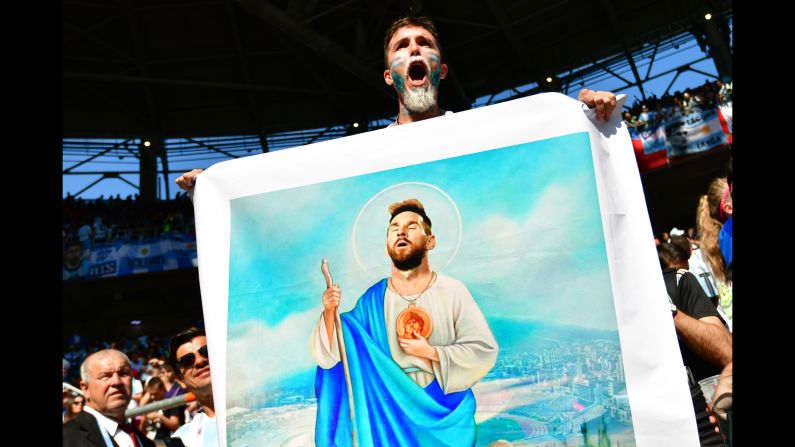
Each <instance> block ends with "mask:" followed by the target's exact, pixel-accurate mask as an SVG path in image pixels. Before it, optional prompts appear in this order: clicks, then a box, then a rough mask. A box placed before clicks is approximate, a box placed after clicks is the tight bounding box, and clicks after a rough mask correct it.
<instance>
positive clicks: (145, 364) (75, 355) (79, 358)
mask: <svg viewBox="0 0 795 447" xmlns="http://www.w3.org/2000/svg"><path fill="white" fill-rule="evenodd" d="M168 340H169V339H168V337H150V336H147V335H141V336H139V337H120V338H119V339H117V340H112V341H108V340H89V339H87V338H86V337H85V336H83V335H80V334H78V333H77V332H75V333H73V334H72V335H71V336H70V337H69V338H68V340H67V341H66V342H65V343H64V346H63V352H64V355H63V357H64V360H65V362H64V371H63V374H64V377H63V381H64V382H66V383H68V384H70V385H72V386H74V387H76V388H79V387H80V364H81V363H83V360H85V359H86V357H87V356H88V355H89V354H91V353H92V352H97V351H99V350H102V349H118V350H120V351H122V352H124V353H125V354H127V356H128V357H130V361H131V362H132V364H131V366H132V374H133V377H135V378H137V379H139V380H141V381H143V382H146V379H148V378H149V377H152V375H153V368H154V367H156V366H157V365H158V362H160V361H163V360H164V359H166V356H167V355H168ZM67 365H68V367H67ZM154 372H156V373H159V371H154Z"/></svg>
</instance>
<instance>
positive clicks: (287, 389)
mask: <svg viewBox="0 0 795 447" xmlns="http://www.w3.org/2000/svg"><path fill="white" fill-rule="evenodd" d="M409 199H412V200H413V199H416V200H418V201H419V202H420V203H421V204H422V206H423V207H424V213H427V214H424V215H425V217H426V218H427V219H426V220H427V221H432V226H431V225H429V228H426V229H424V230H423V231H425V233H426V234H432V235H433V238H434V243H433V244H431V245H432V247H431V249H430V250H429V252H428V259H429V261H428V263H429V266H430V269H431V270H432V271H433V276H432V279H433V282H431V281H429V282H428V285H427V286H426V288H425V290H423V291H422V292H421V293H419V295H416V294H415V295H411V296H403V295H402V294H401V293H400V291H399V290H397V288H395V287H394V284H390V283H389V282H388V281H387V280H386V278H388V277H390V276H392V272H393V268H394V267H393V266H396V265H399V262H401V261H399V260H398V258H396V257H395V256H393V255H394V253H393V252H392V250H394V249H395V247H397V243H396V245H390V244H389V243H388V241H389V240H393V241H394V237H393V238H392V239H390V237H391V236H390V234H389V232H390V231H392V230H391V228H392V225H391V224H393V225H394V220H391V216H390V212H389V211H388V209H389V208H390V205H392V204H394V203H398V202H403V201H406V200H409ZM194 200H195V204H196V221H197V235H198V242H199V244H198V245H199V273H200V280H201V286H202V299H203V303H204V311H205V320H206V324H207V332H208V340H209V343H210V351H211V352H212V355H211V366H212V370H213V389H214V394H215V399H216V402H217V403H216V411H217V414H218V416H217V417H218V418H219V432H220V434H221V436H222V439H221V441H222V445H224V444H225V445H230V446H245V445H296V446H297V445H329V444H332V443H335V444H337V445H353V438H354V437H355V438H356V441H357V445H380V444H383V443H388V444H390V445H404V444H405V445H445V444H450V445H478V446H488V445H505V444H499V442H507V443H510V444H508V445H517V446H519V445H523V446H524V445H527V446H530V445H590V444H592V443H593V444H596V443H602V442H606V441H609V442H610V443H611V444H612V445H618V444H620V445H625V446H631V445H644V446H645V445H697V443H698V440H697V436H696V432H695V423H694V420H693V417H692V407H691V403H690V399H689V393H688V390H687V386H686V382H685V381H684V380H683V379H684V376H683V374H682V361H681V357H680V356H679V353H678V348H677V345H676V341H675V335H674V331H673V324H672V322H671V318H670V312H669V311H668V309H667V298H665V289H664V286H663V282H662V277H661V275H660V270H659V264H658V262H657V260H656V255H655V253H654V248H653V244H651V242H650V241H651V240H652V237H651V228H650V225H649V222H648V217H647V214H646V209H645V204H644V203H643V195H642V190H641V187H640V180H639V176H638V172H637V168H636V167H635V162H634V159H633V155H632V149H631V143H630V140H629V135H628V134H627V132H626V129H625V128H623V127H621V123H620V120H619V119H618V117H617V116H615V117H613V119H612V120H611V121H610V122H609V123H606V124H595V123H593V122H591V121H590V120H589V118H588V117H587V116H586V114H585V113H583V110H582V105H581V104H580V103H578V102H576V101H574V100H571V99H570V98H567V97H565V96H563V95H558V94H544V95H538V96H535V97H532V98H525V99H521V100H517V101H511V102H509V103H505V104H501V105H498V106H492V107H487V108H483V109H478V110H473V111H468V112H464V113H458V114H454V115H450V116H445V117H441V118H436V119H433V120H427V121H423V122H420V123H415V124H412V125H411V126H398V127H394V128H388V129H383V130H379V131H374V132H369V133H366V134H361V135H357V136H354V137H348V138H344V139H341V140H334V141H331V142H324V143H320V144H316V145H311V146H307V147H305V148H302V149H301V150H298V151H284V152H280V153H274V154H266V155H264V156H257V157H250V158H247V159H245V160H234V161H231V162H225V163H222V164H219V165H216V166H214V167H213V168H211V169H209V170H208V171H206V172H205V173H203V174H202V175H201V176H200V181H199V182H198V184H197V187H196V194H195V199H194ZM398 218H399V215H396V217H395V219H398ZM321 259H327V261H328V263H327V264H326V265H327V266H328V268H329V270H330V273H331V275H332V276H333V282H334V283H335V284H338V285H339V287H340V289H341V291H342V292H341V296H342V298H341V304H340V309H339V310H340V312H341V314H342V318H341V320H340V322H339V323H338V324H339V325H338V326H335V329H333V330H331V327H330V326H326V323H325V322H324V320H323V318H322V312H323V303H322V295H323V292H324V290H325V289H326V288H327V282H326V279H325V278H324V275H323V274H321V269H320V266H321ZM423 295H425V296H423ZM423 308H424V309H425V310H422V311H416V309H423ZM426 310H427V312H426ZM403 311H405V312H403ZM327 329H329V330H330V332H326V331H327ZM339 331H342V334H343V335H342V337H339V336H338V334H339ZM412 331H414V333H415V334H416V337H414V338H416V339H419V338H420V337H421V338H422V339H423V340H424V341H427V342H428V343H429V344H430V345H431V346H434V347H435V348H434V349H436V351H437V352H438V355H436V358H435V360H425V359H421V360H424V361H420V360H418V358H419V357H416V356H411V355H409V354H407V353H408V352H414V351H408V350H407V349H410V348H407V347H406V345H404V344H403V342H399V341H398V340H402V339H403V338H402V337H406V335H405V334H407V333H410V332H412ZM329 335H331V337H329ZM652 352H653V355H650V354H651V353H652ZM340 358H342V359H343V361H342V362H339V361H338V359H340ZM335 359H336V360H335ZM219 403H223V404H219ZM385 427H386V428H385ZM451 443H452V444H451Z"/></svg>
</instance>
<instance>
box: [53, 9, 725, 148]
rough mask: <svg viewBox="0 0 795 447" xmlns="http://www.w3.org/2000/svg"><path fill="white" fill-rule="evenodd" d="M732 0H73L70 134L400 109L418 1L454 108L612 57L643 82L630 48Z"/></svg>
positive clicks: (277, 128)
mask: <svg viewBox="0 0 795 447" xmlns="http://www.w3.org/2000/svg"><path fill="white" fill-rule="evenodd" d="M731 8H732V7H731V2H730V1H727V0H698V1H691V0H670V1H666V2H661V1H654V0H651V1H648V0H600V1H573V0H557V1H556V0H550V1H543V2H542V1H529V0H524V1H521V0H520V1H507V0H494V1H487V2H483V1H477V0H457V1H455V2H452V1H444V2H439V1H434V2H430V1H428V2H421V1H420V0H408V1H403V2H397V1H392V0H379V1H375V0H343V1H334V2H332V1H327V0H118V1H116V2H106V1H102V0H65V1H64V4H63V39H64V42H63V136H64V138H144V137H148V136H158V137H161V138H178V137H191V138H195V137H202V136H223V135H244V134H248V135H267V134H269V133H273V132H287V131H298V130H303V129H313V128H321V129H322V128H331V127H333V126H338V125H340V124H344V123H352V122H369V121H371V120H379V119H384V118H389V117H392V116H394V115H395V114H396V112H397V110H396V105H395V101H394V92H393V91H391V90H390V89H389V88H387V86H386V85H385V84H384V81H383V78H382V72H383V69H384V62H383V33H384V31H385V29H386V27H387V25H388V23H389V22H390V21H391V20H392V19H393V18H395V17H397V16H399V15H402V14H404V13H406V12H408V11H409V9H411V10H413V11H417V12H418V13H420V14H424V15H428V16H430V17H432V18H433V20H434V21H435V23H436V24H437V27H438V31H439V34H440V36H441V45H442V47H443V50H444V58H445V59H446V62H447V64H448V65H449V66H450V75H449V77H448V79H447V80H446V81H445V85H444V86H443V88H442V89H441V91H440V103H441V104H442V106H443V107H445V108H446V109H450V110H454V111H459V110H465V109H468V108H470V107H471V105H472V103H473V101H474V100H475V98H478V97H481V96H483V95H489V94H494V93H495V92H500V91H503V90H506V89H514V88H516V86H521V85H527V84H530V83H536V84H534V85H535V86H536V87H534V88H532V89H529V90H528V91H525V92H517V94H519V93H521V95H525V94H531V93H535V92H537V91H539V90H541V89H545V90H546V89H556V90H569V89H573V87H576V88H577V89H578V88H579V85H576V86H572V85H570V84H571V82H572V80H581V79H583V78H585V77H586V76H587V74H588V73H587V71H589V70H592V71H594V72H595V71H600V72H604V71H605V70H607V71H608V72H613V73H615V71H616V70H615V64H616V63H617V64H623V65H625V66H626V65H627V64H629V65H630V66H632V74H633V76H632V77H629V78H627V79H625V80H626V81H627V82H628V83H636V82H639V81H641V80H643V76H644V73H639V71H638V70H637V68H636V67H635V66H634V62H633V61H632V59H633V56H632V55H636V54H638V52H639V51H643V50H644V48H645V47H648V51H649V52H651V51H653V49H652V47H650V46H649V43H655V42H660V41H662V40H664V39H666V38H669V37H671V36H675V35H677V34H681V33H683V32H687V31H692V32H694V34H698V35H701V36H706V35H707V34H708V32H705V31H704V29H703V28H704V26H705V18H704V14H705V13H706V12H710V13H711V14H712V15H713V16H714V17H715V18H719V19H721V21H722V20H724V18H725V17H726V16H727V15H730V14H731ZM718 26H719V27H720V26H724V25H723V24H721V23H718ZM724 28H725V26H724ZM702 38H703V37H702ZM654 51H656V49H654ZM616 55H619V56H618V57H617V59H616V60H612V61H610V60H606V59H605V58H608V57H615V56H616ZM583 67H585V68H583ZM611 68H612V70H611ZM575 70H576V72H575ZM646 75H647V76H648V73H646ZM547 77H553V79H554V83H553V84H552V85H549V86H548V85H546V84H545V82H544V80H545V79H546V78H547ZM622 79H624V78H622ZM263 150H267V148H266V147H263Z"/></svg>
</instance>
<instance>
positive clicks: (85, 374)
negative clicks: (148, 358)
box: [63, 349, 155, 447]
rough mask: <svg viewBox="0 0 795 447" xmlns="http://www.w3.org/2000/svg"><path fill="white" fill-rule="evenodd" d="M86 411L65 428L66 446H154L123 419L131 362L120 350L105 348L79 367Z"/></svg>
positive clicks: (128, 398) (130, 377) (128, 391)
mask: <svg viewBox="0 0 795 447" xmlns="http://www.w3.org/2000/svg"><path fill="white" fill-rule="evenodd" d="M80 379H81V380H80V388H81V389H82V390H83V394H84V395H85V398H86V401H87V402H88V405H86V407H85V409H84V410H83V411H82V412H80V414H78V415H77V417H76V418H75V419H73V420H71V421H69V422H68V423H66V424H64V427H63V445H64V447H91V446H96V447H109V446H114V447H155V444H154V442H152V441H151V440H149V439H148V438H147V437H146V436H144V435H143V434H142V433H141V432H139V431H137V430H135V429H134V428H133V427H132V426H131V425H130V424H129V422H128V421H127V418H125V417H124V411H125V410H126V409H127V404H129V403H130V396H131V390H132V376H131V368H130V359H129V358H128V357H127V355H125V354H124V353H123V352H121V351H117V350H115V349H103V350H102V351H98V352H95V353H93V354H91V355H89V356H88V357H86V359H85V361H83V364H82V365H81V366H80Z"/></svg>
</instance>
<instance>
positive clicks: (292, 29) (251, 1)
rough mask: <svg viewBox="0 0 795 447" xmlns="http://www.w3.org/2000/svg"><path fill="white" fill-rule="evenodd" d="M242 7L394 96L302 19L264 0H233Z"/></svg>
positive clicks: (375, 77) (392, 97)
mask: <svg viewBox="0 0 795 447" xmlns="http://www.w3.org/2000/svg"><path fill="white" fill-rule="evenodd" d="M235 1H236V2H237V3H238V4H239V5H240V6H241V7H242V8H243V9H245V10H247V11H249V12H251V13H252V14H255V15H256V16H258V17H260V18H261V19H263V20H265V21H266V22H267V23H269V24H271V25H273V26H275V27H276V28H278V29H280V30H281V31H282V32H284V33H286V34H287V35H289V36H292V37H293V38H295V39H296V40H298V41H299V42H301V43H302V44H304V45H306V46H307V47H309V48H311V49H312V50H314V51H315V52H316V53H317V54H318V55H319V56H320V57H321V58H323V59H325V60H326V61H328V62H330V63H333V64H335V65H337V66H339V67H340V68H342V69H344V70H346V71H348V72H350V73H352V74H353V75H354V76H356V77H358V78H359V79H360V80H362V81H364V83H365V84H366V85H369V86H370V87H372V88H373V89H375V90H376V91H378V92H379V93H381V94H383V95H386V96H387V97H389V98H390V99H394V96H393V94H392V92H390V91H389V90H387V88H386V85H385V84H384V83H383V80H382V78H381V77H380V76H374V75H375V74H377V73H374V72H373V70H372V69H371V68H370V67H367V66H366V65H364V64H363V63H362V61H360V60H359V59H357V58H356V57H354V56H353V55H351V54H350V53H348V52H347V51H345V50H344V49H343V48H342V47H341V46H339V45H338V44H337V43H335V42H334V41H332V40H331V39H329V38H328V37H326V36H324V35H321V34H320V33H318V32H316V31H314V30H313V29H311V28H309V27H307V26H306V25H304V24H302V23H298V22H296V21H295V20H293V18H292V17H290V16H289V15H287V13H285V12H284V11H282V10H281V9H279V8H277V7H275V6H273V5H272V4H271V3H270V2H268V1H267V0H235Z"/></svg>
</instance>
